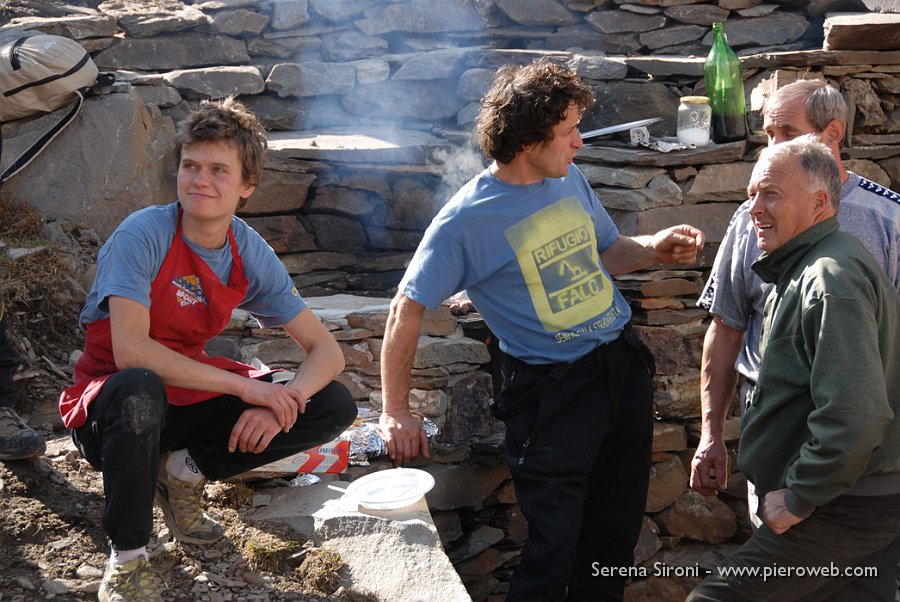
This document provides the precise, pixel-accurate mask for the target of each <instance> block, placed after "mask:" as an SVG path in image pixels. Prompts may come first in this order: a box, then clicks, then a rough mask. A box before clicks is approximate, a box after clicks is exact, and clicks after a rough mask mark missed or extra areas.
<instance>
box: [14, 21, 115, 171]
mask: <svg viewBox="0 0 900 602" xmlns="http://www.w3.org/2000/svg"><path fill="white" fill-rule="evenodd" d="M97 75H98V72H97V66H96V65H95V64H94V61H93V60H91V57H90V55H89V54H88V53H87V51H86V50H85V49H84V48H82V46H81V44H79V43H78V42H76V41H74V40H70V39H69V38H64V37H62V36H53V35H31V36H24V37H21V38H19V39H17V40H14V41H12V42H9V43H7V44H4V45H3V46H0V123H4V122H7V121H14V120H16V119H22V118H25V117H29V116H31V115H36V114H38V113H49V112H52V111H55V110H57V109H59V108H61V107H64V106H66V105H67V104H69V103H73V104H72V107H71V109H69V111H68V112H67V113H66V115H65V116H64V117H63V118H62V119H61V120H60V121H59V122H58V123H56V124H55V125H54V126H53V127H52V128H50V130H49V131H47V132H46V133H44V134H43V135H42V136H41V137H40V138H39V139H38V140H37V141H36V142H34V144H32V145H31V146H30V147H29V148H28V149H27V150H26V151H25V152H24V153H22V155H21V156H19V157H18V158H17V159H16V160H15V161H13V162H12V163H11V164H10V165H9V167H7V169H6V170H5V171H4V172H3V173H2V174H0V185H2V184H3V182H5V181H6V180H8V179H9V178H11V177H12V176H13V175H15V174H16V173H18V172H19V171H21V170H22V169H23V168H24V167H25V166H26V165H28V163H30V162H31V161H32V160H33V159H34V158H35V157H36V156H37V155H38V154H39V153H40V152H41V151H42V150H44V148H45V147H46V146H47V145H48V144H50V142H51V141H52V140H53V138H55V137H56V136H57V135H58V134H59V133H60V132H61V131H62V130H63V129H64V128H65V127H66V126H67V125H69V123H71V122H72V120H73V119H74V118H75V116H76V115H77V114H78V112H79V111H80V110H81V105H82V104H83V102H84V95H83V94H82V91H83V90H84V89H86V88H89V87H90V86H92V85H93V84H94V83H95V82H96V81H97ZM0 152H2V141H0Z"/></svg>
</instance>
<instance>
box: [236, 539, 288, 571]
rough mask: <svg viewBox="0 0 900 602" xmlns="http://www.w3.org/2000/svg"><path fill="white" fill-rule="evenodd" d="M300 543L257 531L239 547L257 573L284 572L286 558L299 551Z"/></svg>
mask: <svg viewBox="0 0 900 602" xmlns="http://www.w3.org/2000/svg"><path fill="white" fill-rule="evenodd" d="M300 545H301V544H300V542H299V541H294V540H287V539H282V538H281V537H279V536H277V535H273V534H271V533H266V532H265V531H257V532H256V533H254V535H253V537H252V538H249V539H247V540H246V541H244V542H243V544H242V545H241V549H242V552H243V556H244V558H245V559H246V560H247V563H248V564H249V565H250V567H251V568H253V569H254V570H258V571H272V572H274V571H284V570H286V569H287V560H288V558H289V557H290V556H291V555H292V554H293V553H294V552H296V551H297V550H299V549H300Z"/></svg>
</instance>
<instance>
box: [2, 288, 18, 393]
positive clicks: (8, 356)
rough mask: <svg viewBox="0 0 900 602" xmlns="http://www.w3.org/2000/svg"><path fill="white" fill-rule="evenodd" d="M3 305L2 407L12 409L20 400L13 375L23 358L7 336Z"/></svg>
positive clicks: (3, 307)
mask: <svg viewBox="0 0 900 602" xmlns="http://www.w3.org/2000/svg"><path fill="white" fill-rule="evenodd" d="M0 294H2V291H0ZM2 303H3V302H2V300H0V407H8V408H11V407H13V406H15V405H16V400H17V399H18V398H19V390H18V389H17V388H16V383H15V382H13V374H15V373H16V369H17V368H18V367H19V362H20V361H21V358H20V357H19V352H18V351H16V348H15V347H13V344H12V342H10V340H9V338H8V337H7V336H6V307H5V306H3V305H2Z"/></svg>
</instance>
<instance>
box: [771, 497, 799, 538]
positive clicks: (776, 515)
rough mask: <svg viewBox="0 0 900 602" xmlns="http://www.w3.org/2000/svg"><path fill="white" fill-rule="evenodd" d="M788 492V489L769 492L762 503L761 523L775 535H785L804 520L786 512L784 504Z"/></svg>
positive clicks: (788, 511)
mask: <svg viewBox="0 0 900 602" xmlns="http://www.w3.org/2000/svg"><path fill="white" fill-rule="evenodd" d="M788 491H789V490H788V489H776V490H775V491H770V492H769V493H767V494H766V500H765V502H764V503H763V521H764V522H765V523H766V526H767V527H769V529H770V530H771V531H772V533H774V534H775V535H781V534H782V533H786V532H787V531H788V529H790V528H791V527H793V526H794V525H796V524H798V523H801V522H803V521H804V520H805V519H804V518H801V517H799V516H797V515H796V514H793V513H792V512H791V511H790V510H788V508H787V504H785V502H784V498H785V497H786V496H787V492H788Z"/></svg>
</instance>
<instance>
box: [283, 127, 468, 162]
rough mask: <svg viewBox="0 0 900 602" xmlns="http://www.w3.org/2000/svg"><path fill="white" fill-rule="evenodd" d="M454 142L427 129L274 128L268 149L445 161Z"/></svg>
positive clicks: (344, 158) (343, 158) (301, 154)
mask: <svg viewBox="0 0 900 602" xmlns="http://www.w3.org/2000/svg"><path fill="white" fill-rule="evenodd" d="M451 148H452V145H451V144H450V143H449V142H448V141H446V140H444V139H441V138H437V137H435V136H433V135H431V134H430V133H428V132H422V131H416V130H403V129H395V128H372V129H365V128H363V129H360V128H354V129H353V130H341V129H331V130H329V131H326V132H308V131H307V132H301V131H290V132H272V133H270V134H269V153H270V154H271V155H272V157H273V158H277V159H308V160H318V161H335V162H342V163H343V162H347V163H376V164H380V163H388V164H389V163H407V164H427V163H443V161H442V160H441V154H440V153H441V152H443V153H445V154H446V153H447V152H448V151H449V150H450V149H451Z"/></svg>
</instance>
